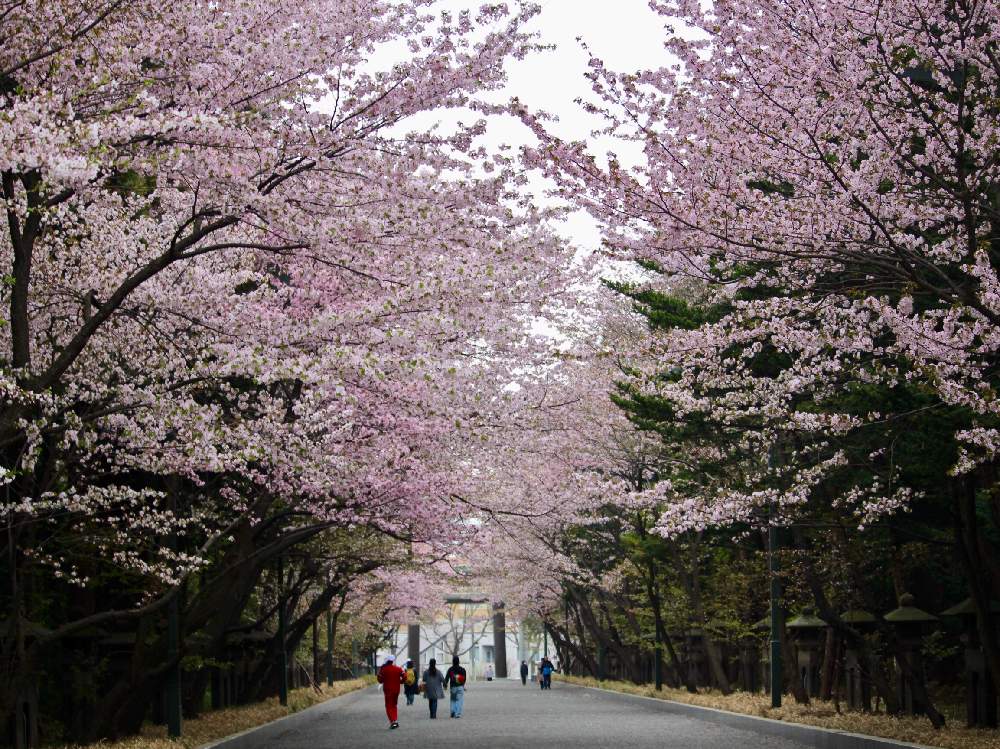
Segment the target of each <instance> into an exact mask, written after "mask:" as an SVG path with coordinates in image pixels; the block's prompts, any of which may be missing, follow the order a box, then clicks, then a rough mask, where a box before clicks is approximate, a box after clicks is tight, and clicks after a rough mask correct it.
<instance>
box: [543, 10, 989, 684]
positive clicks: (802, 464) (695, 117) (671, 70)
mask: <svg viewBox="0 0 1000 749" xmlns="http://www.w3.org/2000/svg"><path fill="white" fill-rule="evenodd" d="M651 5H652V7H653V8H654V10H656V11H657V12H658V13H659V14H660V16H661V17H662V19H663V21H664V24H665V45H666V50H667V52H668V54H669V58H670V59H669V60H668V61H667V62H666V63H665V65H664V67H662V68H660V69H657V70H647V71H639V72H637V73H629V74H618V73H615V72H613V71H610V70H608V69H607V68H606V67H605V65H604V64H603V62H602V61H601V60H599V59H597V58H592V59H591V61H590V73H589V77H590V80H591V81H592V83H593V90H594V97H593V99H592V100H591V101H590V102H588V103H586V104H585V106H586V107H587V109H588V110H589V111H591V112H592V113H594V114H597V115H598V116H601V117H603V118H604V121H605V123H606V125H605V128H604V130H603V131H602V132H603V133H604V134H607V135H612V136H616V137H619V138H621V139H624V140H626V141H630V142H631V143H634V144H636V145H637V146H638V148H639V149H641V153H642V158H641V159H640V162H639V163H638V164H637V165H636V166H634V167H628V166H626V165H625V164H624V163H623V162H622V161H621V160H620V159H619V158H618V157H616V156H615V155H614V154H608V155H607V156H600V155H597V154H593V153H591V152H590V151H589V150H588V146H587V144H584V143H565V142H562V141H560V140H559V139H558V138H556V137H553V136H550V135H549V134H548V133H547V132H546V129H545V123H544V122H543V121H541V120H539V119H537V118H535V117H533V116H532V115H531V114H530V113H526V114H525V115H524V120H525V121H526V122H527V123H528V124H529V125H531V126H532V127H533V128H534V129H535V131H536V133H537V134H538V136H539V138H540V140H541V144H540V146H539V147H538V148H536V149H532V150H529V152H528V156H529V158H531V160H532V162H533V163H535V164H536V165H538V166H540V167H541V168H542V169H544V170H545V172H546V173H547V174H548V175H550V176H552V177H553V178H555V179H556V180H557V182H558V183H559V185H560V192H561V194H562V195H564V196H565V197H567V198H569V199H572V200H575V201H576V203H577V204H578V205H580V206H582V207H585V208H587V209H588V210H590V211H591V212H592V213H593V215H595V216H596V217H597V218H598V219H599V220H600V221H601V222H602V224H603V225H604V227H605V239H606V242H607V245H608V247H609V248H610V249H611V250H612V251H613V252H614V253H615V254H616V255H617V256H618V257H621V258H627V259H632V260H636V261H639V262H640V263H642V264H645V265H646V266H647V267H649V268H651V269H654V270H655V271H657V272H659V273H661V274H664V275H665V276H666V277H667V279H668V284H669V286H668V291H669V292H670V293H673V294H674V295H679V299H678V300H677V304H678V305H682V304H683V303H684V302H685V298H684V297H685V294H687V299H686V301H687V302H688V303H691V302H694V304H689V305H688V308H687V309H686V310H685V309H681V308H679V307H678V308H675V309H674V311H673V313H670V314H674V313H680V314H679V317H681V318H686V319H684V320H678V321H675V323H674V324H672V325H670V326H664V327H669V328H670V329H669V331H668V332H666V333H665V334H664V335H661V336H658V337H657V339H656V340H655V341H654V342H652V343H651V344H650V346H648V347H647V348H646V349H645V350H643V351H642V352H640V356H645V357H651V358H653V359H654V360H655V361H656V366H655V372H654V371H647V376H646V377H640V378H639V379H640V380H643V381H642V382H641V383H637V387H639V388H640V392H641V391H645V392H646V393H647V394H649V395H651V396H653V395H655V396H656V397H659V398H662V399H664V401H665V402H666V403H668V404H669V409H670V412H671V413H672V414H673V415H674V416H675V417H676V418H677V419H678V420H679V421H681V422H685V423H694V422H700V423H702V424H707V425H712V427H713V428H715V429H717V430H718V431H719V432H720V433H721V434H723V435H726V437H725V440H724V441H723V442H722V443H721V444H716V445H713V446H712V449H713V450H715V451H716V452H717V454H716V455H715V456H713V457H712V462H714V463H718V462H720V460H722V461H723V462H728V463H730V464H732V465H738V466H739V467H740V469H739V472H738V474H737V475H738V479H737V480H736V481H731V482H725V483H723V484H721V485H718V486H716V487H711V488H708V490H707V491H705V490H702V491H699V492H697V493H694V494H685V495H684V496H682V497H680V498H679V499H678V501H676V502H674V503H673V508H672V509H671V510H668V513H667V515H666V516H665V518H664V522H663V531H664V532H665V533H668V534H675V533H683V532H687V531H690V530H697V529H699V528H706V527H711V526H715V525H719V524H732V523H738V522H745V521H748V520H754V518H757V519H758V522H759V518H760V515H761V512H762V511H765V510H767V508H769V507H771V508H775V509H776V511H777V512H778V513H779V516H781V517H783V518H784V522H790V521H793V520H794V519H795V517H796V514H797V513H799V512H800V511H802V510H803V509H804V508H806V507H807V505H808V504H809V503H810V502H814V501H823V502H826V504H827V505H828V506H832V507H833V508H835V509H837V510H839V511H840V512H841V513H844V514H850V515H852V516H853V518H854V522H855V523H856V524H858V525H870V524H872V523H876V522H878V520H879V518H882V517H885V516H886V515H889V514H892V513H897V512H899V511H902V510H905V509H907V508H912V507H914V506H916V505H917V504H918V503H920V502H921V501H922V499H921V494H922V492H923V493H926V492H927V491H928V486H930V491H931V492H933V493H935V495H936V496H937V497H939V498H940V501H942V502H945V503H948V504H950V505H951V507H952V508H953V510H954V512H955V514H956V515H957V516H958V517H960V518H962V519H963V520H962V523H961V530H960V531H959V533H958V534H957V535H956V540H957V541H958V542H959V545H960V548H962V549H963V560H964V562H965V565H966V572H967V576H968V579H969V580H970V589H971V592H972V594H973V598H974V599H975V600H976V601H977V610H978V612H979V624H980V631H981V633H982V634H983V636H984V640H986V639H989V640H991V642H990V644H988V645H987V646H986V648H987V651H988V654H989V658H990V660H991V663H992V668H993V671H994V674H995V675H998V676H1000V655H998V653H1000V650H998V648H997V644H996V641H995V638H993V636H992V635H991V634H990V632H992V631H993V628H992V625H991V623H990V620H991V615H990V613H989V611H988V605H987V602H986V601H987V598H988V597H989V595H990V593H989V591H990V590H991V589H992V591H993V593H992V594H993V595H995V593H996V589H997V585H998V584H1000V583H998V581H1000V576H998V574H997V573H998V572H1000V570H997V569H996V567H995V565H994V564H993V563H992V562H991V561H990V560H989V558H990V557H995V556H996V555H995V553H994V552H993V551H991V550H990V549H991V546H990V542H989V541H988V539H986V538H985V537H984V536H982V533H981V529H980V528H978V527H977V521H976V520H975V517H976V513H977V510H976V504H977V501H978V500H977V499H976V495H977V492H982V491H985V492H986V494H987V495H988V496H989V497H990V499H988V500H987V504H989V505H995V501H994V500H995V497H994V494H995V492H994V491H993V488H992V487H994V485H995V482H996V467H995V452H996V442H995V437H996V428H997V425H996V416H997V413H996V408H995V403H996V397H995V389H996V386H997V383H996V381H995V365H996V358H997V337H996V331H997V327H996V323H997V320H996V310H995V304H994V300H995V298H996V295H997V289H996V270H995V266H996V247H997V226H998V221H997V211H996V206H997V202H996V196H997V194H998V192H997V191H998V184H1000V182H998V176H1000V175H998V168H1000V164H998V161H997V154H998V151H997V148H996V144H997V135H998V133H997V126H998V125H997V123H998V117H997V110H996V101H997V99H996V92H997V90H998V86H1000V65H998V59H1000V57H998V48H997V42H996V39H997V29H998V27H1000V13H998V10H997V8H996V6H995V4H994V3H982V2H972V3H955V2H950V1H949V0H932V1H930V2H923V1H910V0H902V1H900V2H894V3H889V4H884V3H862V4H860V5H859V4H857V3H851V4H849V3H841V2H831V3H825V4H823V5H821V6H816V5H814V4H809V3H794V2H793V3H763V4H760V3H746V2H739V1H737V2H719V3H712V4H710V5H702V4H699V3H696V2H683V1H679V2H654V3H652V4H651ZM925 412H927V413H929V414H932V415H937V414H946V416H944V417H943V419H942V420H939V421H938V423H937V426H942V421H943V422H946V423H947V426H944V427H943V431H944V435H945V441H944V442H943V443H942V442H941V441H939V440H936V441H934V443H933V444H931V443H930V442H924V443H923V446H922V447H921V448H920V449H921V450H923V453H922V455H921V454H920V453H919V450H917V451H916V452H917V455H916V456H915V460H914V462H909V463H908V464H906V465H902V466H901V465H900V463H899V461H898V460H897V456H896V454H895V453H894V451H893V450H892V449H887V445H895V444H896V443H895V439H893V438H894V437H897V436H900V435H902V436H904V437H905V438H908V439H910V444H911V445H913V444H914V442H915V440H914V438H913V435H914V425H915V423H916V422H919V424H920V426H919V427H917V428H921V427H923V428H926V427H927V426H928V424H929V422H928V421H926V420H924V421H920V419H919V418H917V419H915V416H916V415H918V414H925ZM886 425H888V426H886ZM935 428H937V427H935ZM866 429H869V430H873V431H875V432H880V431H882V430H885V431H889V432H893V433H894V434H892V435H891V438H890V439H889V440H888V441H887V442H884V443H883V444H881V445H877V446H875V445H871V446H869V447H868V450H867V452H865V453H863V452H862V450H861V449H860V448H861V447H862V446H864V445H865V444H866V440H865V439H864V437H863V435H864V434H865V433H866V432H865V430H866ZM942 447H944V449H942ZM907 452H908V451H907ZM942 455H944V456H946V457H947V460H946V461H945V462H946V465H943V466H941V468H940V472H939V473H938V474H937V476H936V478H935V480H934V481H931V482H928V481H926V480H922V481H915V480H913V476H912V473H913V470H912V469H914V468H916V467H917V466H918V465H919V464H920V463H921V462H922V461H925V460H926V461H927V462H928V465H934V466H938V465H939V464H941V463H942ZM767 456H770V460H767ZM908 457H910V455H908ZM859 463H862V464H863V465H864V466H865V467H866V470H857V469H858V466H859ZM908 470H909V471H910V475H909V476H908V475H906V472H907V471H908ZM941 487H945V488H944V490H943V491H942V489H941ZM980 514H981V513H980ZM994 514H995V509H994Z"/></svg>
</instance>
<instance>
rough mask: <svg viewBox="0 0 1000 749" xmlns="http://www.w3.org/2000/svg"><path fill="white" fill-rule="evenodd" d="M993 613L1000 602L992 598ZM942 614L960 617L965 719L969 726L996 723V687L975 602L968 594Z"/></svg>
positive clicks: (997, 611)
mask: <svg viewBox="0 0 1000 749" xmlns="http://www.w3.org/2000/svg"><path fill="white" fill-rule="evenodd" d="M990 613H992V614H994V615H996V614H1000V603H998V602H997V601H990ZM941 616H946V617H956V618H958V619H961V621H962V627H963V630H964V632H963V634H962V643H963V644H964V645H965V722H966V725H967V726H969V728H973V727H977V726H978V727H983V728H996V727H997V689H996V684H994V683H993V674H992V673H991V672H990V668H989V666H988V665H987V663H986V655H985V653H983V649H982V642H981V640H980V638H979V628H978V626H976V606H975V604H974V603H973V602H972V599H971V598H966V599H965V600H964V601H962V602H961V603H959V604H956V605H955V606H952V607H951V608H950V609H948V610H947V611H942V612H941Z"/></svg>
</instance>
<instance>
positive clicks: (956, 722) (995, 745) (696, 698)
mask: <svg viewBox="0 0 1000 749" xmlns="http://www.w3.org/2000/svg"><path fill="white" fill-rule="evenodd" d="M558 678H559V679H561V680H562V681H565V682H568V683H570V684H577V685H579V686H584V687H598V688H600V689H610V690H613V691H615V692H624V693H626V694H635V695H639V696H642V697H653V698H655V699H661V700H672V701H674V702H683V703H685V704H688V705H698V706H700V707H711V708H715V709H716V710H728V711H729V712H732V713H743V714H744V715H756V716H758V717H761V718H771V719H773V720H784V721H787V722H789V723H803V724H805V725H810V726H818V727H820V728H830V729H833V730H836V731H849V732H851V733H861V734H866V735H868V736H880V737H882V738H886V739H895V740H896V741H908V742H911V743H914V744H923V745H925V746H932V747H941V748H942V749H1000V732H998V731H996V730H990V729H974V728H966V727H965V725H964V717H963V716H961V715H959V716H955V715H949V716H948V718H949V721H948V725H947V726H946V727H945V728H943V729H942V730H940V731H936V730H934V728H933V727H932V726H931V724H930V721H928V720H927V718H920V717H909V716H902V717H895V716H892V715H886V714H884V713H862V712H854V711H851V712H848V711H846V710H844V705H843V703H841V709H842V712H840V713H838V712H837V710H836V707H835V705H834V703H833V702H822V701H819V700H813V701H812V703H811V704H809V705H798V704H795V703H794V701H792V700H791V699H789V700H787V701H786V704H784V705H782V706H781V707H780V708H777V709H775V708H772V707H771V699H770V697H769V696H768V695H767V694H764V693H760V692H756V693H755V692H733V693H732V694H730V695H728V696H725V695H723V694H722V693H721V692H719V691H716V690H704V691H701V692H699V693H698V694H690V693H689V692H687V691H685V690H683V689H670V688H668V687H664V688H663V691H660V692H658V691H656V688H655V687H653V686H649V685H639V684H632V683H630V682H623V681H598V680H597V679H592V678H589V677H580V676H563V675H560V676H558Z"/></svg>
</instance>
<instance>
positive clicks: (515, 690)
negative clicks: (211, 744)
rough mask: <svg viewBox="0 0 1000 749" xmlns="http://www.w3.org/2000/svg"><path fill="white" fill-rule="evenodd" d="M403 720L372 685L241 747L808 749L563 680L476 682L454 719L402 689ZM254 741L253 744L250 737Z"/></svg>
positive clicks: (252, 736) (442, 707)
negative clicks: (545, 684)
mask: <svg viewBox="0 0 1000 749" xmlns="http://www.w3.org/2000/svg"><path fill="white" fill-rule="evenodd" d="M399 722H400V727H399V728H398V729H397V730H395V731H390V730H388V723H387V721H386V717H385V710H384V708H383V703H382V695H381V693H379V692H378V691H377V690H376V689H375V688H372V689H366V690H364V691H361V692H356V693H354V694H350V695H347V696H345V697H341V698H339V699H336V700H332V701H330V702H327V703H325V704H323V705H320V706H318V707H315V708H312V709H311V710H309V711H307V712H305V713H300V714H298V715H295V716H293V717H292V718H289V719H286V720H285V721H281V722H279V723H277V724H275V725H272V726H270V727H268V728H267V729H265V730H263V731H261V732H257V733H254V734H250V735H249V736H247V737H244V740H243V741H241V742H240V745H239V749H340V748H341V747H343V748H344V749H368V747H372V748H373V749H374V747H380V748H381V747H390V746H404V745H405V746H407V747H408V749H424V747H428V748H429V749H445V748H447V747H462V748H463V749H511V748H515V747H532V748H534V747H538V748H539V749H558V748H561V747H581V748H584V747H585V748H588V749H589V748H591V747H593V748H594V749H597V748H598V747H600V748H601V749H607V748H608V747H610V748H612V749H646V748H647V747H649V748H650V749H652V747H656V749H672V748H674V747H676V748H677V749H765V748H766V749H804V747H806V746H807V744H802V743H797V742H793V741H789V740H787V739H783V738H778V737H775V736H763V735H760V734H757V733H752V732H749V731H743V730H736V729H732V728H727V727H725V726H721V725H717V724H714V723H711V722H709V721H705V720H698V719H696V718H689V717H686V716H681V715H676V714H671V713H670V712H667V711H666V710H664V708H663V706H661V705H658V704H657V703H656V702H655V701H652V700H644V699H638V698H635V697H630V696H628V695H619V694H610V693H607V692H601V691H596V690H592V689H583V688H580V687H571V686H568V685H566V684H559V683H556V684H554V685H553V687H552V690H551V691H549V692H542V691H541V690H539V689H538V687H537V686H532V685H531V684H530V683H529V685H528V686H526V687H522V686H521V684H520V682H506V681H505V682H492V683H486V682H482V683H479V682H477V683H475V684H473V685H472V686H471V687H470V689H469V690H468V692H467V694H466V697H465V715H464V716H463V717H462V718H460V719H458V720H453V719H451V718H449V717H448V703H447V699H445V700H443V701H442V702H440V703H439V708H438V718H437V720H430V719H429V718H428V713H427V703H426V702H424V700H423V699H422V698H420V697H417V701H416V704H414V705H413V707H407V706H406V704H405V699H404V698H403V697H402V696H400V708H399ZM247 739H249V741H247Z"/></svg>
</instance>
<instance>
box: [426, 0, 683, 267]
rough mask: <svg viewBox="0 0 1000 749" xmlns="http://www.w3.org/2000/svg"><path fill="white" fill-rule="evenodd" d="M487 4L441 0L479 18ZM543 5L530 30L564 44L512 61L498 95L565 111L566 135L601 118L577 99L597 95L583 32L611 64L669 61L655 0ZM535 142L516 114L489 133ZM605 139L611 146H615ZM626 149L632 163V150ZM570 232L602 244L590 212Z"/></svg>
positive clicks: (581, 132)
mask: <svg viewBox="0 0 1000 749" xmlns="http://www.w3.org/2000/svg"><path fill="white" fill-rule="evenodd" d="M481 4H482V2H481V1H480V0H440V1H439V3H438V4H437V7H438V8H440V9H447V10H450V11H452V12H453V13H456V14H457V12H458V11H460V10H469V11H471V12H472V14H473V16H475V11H476V10H477V9H478V7H479V6H480V5H481ZM511 4H512V5H513V3H511ZM541 4H542V12H541V14H540V15H539V16H538V17H536V18H535V19H534V20H533V21H532V23H531V25H530V26H529V29H530V30H532V31H538V32H539V33H540V35H541V39H540V41H542V42H543V43H546V44H553V45H555V47H556V48H555V49H554V50H546V51H543V52H539V53H535V54H533V55H529V56H528V57H527V58H526V59H524V60H511V61H510V62H509V63H508V76H509V80H508V83H507V86H506V88H505V89H504V90H503V91H502V92H500V94H499V95H498V97H497V98H498V100H507V99H510V98H511V97H513V96H517V97H518V98H519V99H520V100H521V101H522V102H523V103H524V104H525V105H527V106H528V107H529V108H530V109H540V110H544V111H546V112H548V113H550V114H554V115H556V116H558V118H559V122H558V123H553V124H551V125H550V127H551V129H552V130H553V131H554V132H556V134H558V135H559V136H560V137H562V138H564V139H566V140H577V139H581V140H582V139H586V138H588V137H589V135H590V132H591V130H593V129H594V128H595V127H598V126H599V125H600V122H599V121H598V120H596V119H594V118H592V117H591V116H589V115H587V114H585V113H584V112H583V111H582V110H581V109H580V107H579V106H578V105H577V104H576V103H575V102H574V100H575V99H577V98H585V99H586V98H591V97H592V92H591V90H590V83H589V81H587V79H586V78H584V73H585V72H586V70H587V54H586V52H584V50H583V49H582V48H581V46H580V44H579V42H578V41H577V38H578V37H579V38H581V39H582V40H583V41H585V42H586V43H587V45H588V46H589V48H590V50H591V52H593V53H594V54H595V55H596V56H597V57H599V58H601V59H602V60H603V61H604V63H605V65H606V66H607V67H608V68H609V69H611V70H615V71H619V72H633V71H635V70H640V69H649V68H658V67H661V66H663V65H664V64H665V63H666V62H667V61H668V59H667V53H666V52H665V51H664V48H663V41H664V38H665V37H664V30H663V21H662V19H660V18H659V17H658V16H657V15H656V14H655V13H653V11H651V10H650V9H649V6H648V5H647V0H546V1H544V2H542V3H541ZM442 119H444V118H442ZM466 119H468V117H466ZM420 124H428V123H423V122H421V123H420ZM531 140H533V137H532V136H531V134H530V133H529V132H528V131H527V129H526V128H525V127H524V126H523V125H521V123H520V122H517V121H516V120H514V119H513V118H509V119H508V118H505V119H499V118H494V120H493V121H491V123H490V129H489V132H488V133H487V136H486V142H487V144H489V145H496V144H499V143H508V144H510V145H512V146H514V147H515V148H516V147H518V146H521V145H524V144H526V143H529V142H531ZM599 145H600V146H601V148H602V150H607V149H608V148H609V147H610V145H611V144H610V143H607V144H605V143H601V144H599ZM621 155H622V156H623V157H624V158H623V159H622V161H623V163H626V164H627V163H628V162H629V161H630V159H629V154H628V153H622V154H621ZM544 188H545V183H544V182H543V181H542V180H541V179H537V180H535V181H533V184H532V189H533V190H534V191H536V192H537V193H541V191H542V190H544ZM563 233H564V234H565V235H566V236H567V237H568V238H569V239H570V240H571V241H572V242H573V243H574V244H576V245H577V246H578V247H579V248H580V249H590V248H596V247H597V246H598V245H599V242H600V240H599V234H598V231H597V228H596V226H595V224H594V222H593V221H592V220H591V219H590V218H589V217H588V216H586V215H583V214H575V215H573V216H571V217H570V218H569V219H568V221H567V222H566V225H565V227H564V230H563Z"/></svg>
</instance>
